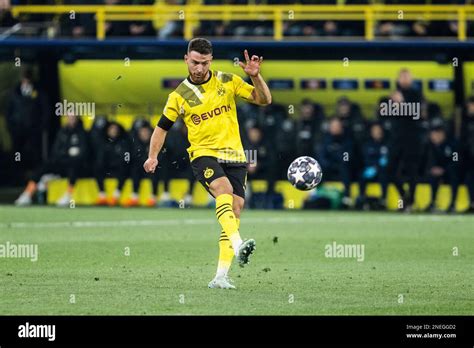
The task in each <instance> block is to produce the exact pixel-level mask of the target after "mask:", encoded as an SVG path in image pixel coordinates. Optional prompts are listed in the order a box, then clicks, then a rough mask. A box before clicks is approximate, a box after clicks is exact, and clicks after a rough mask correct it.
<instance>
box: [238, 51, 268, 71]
mask: <svg viewBox="0 0 474 348" xmlns="http://www.w3.org/2000/svg"><path fill="white" fill-rule="evenodd" d="M244 57H245V64H244V63H242V62H239V65H240V67H241V68H242V69H244V71H245V73H246V74H247V75H249V76H253V77H256V76H257V75H258V74H259V73H260V65H261V64H262V62H263V57H260V58H259V57H258V56H256V55H253V56H252V59H250V58H249V53H248V52H247V50H244Z"/></svg>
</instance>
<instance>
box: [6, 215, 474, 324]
mask: <svg viewBox="0 0 474 348" xmlns="http://www.w3.org/2000/svg"><path fill="white" fill-rule="evenodd" d="M473 226H474V216H466V215H455V216H447V215H405V214H397V213H355V212H347V213H344V212H338V213H332V212H315V211H312V212H309V211H244V213H243V216H242V222H241V234H242V236H243V237H244V238H250V237H252V238H255V239H256V241H257V250H256V253H255V255H254V256H253V258H252V259H251V263H250V264H249V265H248V266H247V267H245V268H240V267H238V265H236V264H235V260H234V265H233V268H232V269H231V273H230V276H231V278H232V279H233V280H234V282H235V284H236V286H237V290H216V289H208V288H207V283H208V282H209V280H211V279H212V277H213V275H214V272H215V268H216V263H217V254H218V245H217V239H218V236H219V233H220V229H219V226H218V223H217V221H216V220H215V215H214V211H213V210H193V209H121V208H84V207H76V208H74V209H57V208H53V207H32V208H26V209H25V208H23V209H20V208H15V207H10V206H2V207H0V244H6V242H9V243H11V244H13V243H16V244H37V245H38V250H39V255H38V260H37V261H36V262H32V261H31V260H30V259H26V258H0V314H1V315H54V314H59V315H103V314H105V315H188V314H190V315H370V314H373V315H384V314H389V315H411V314H415V315H454V314H461V315H472V314H474V291H473V285H474V267H473V265H474V255H473V252H474V228H473ZM274 237H278V241H277V242H276V243H275V242H274ZM333 242H336V243H338V244H360V245H364V260H363V261H360V262H359V261H357V260H356V259H354V258H328V257H326V256H325V246H326V245H327V244H332V243H333ZM127 254H128V255H127Z"/></svg>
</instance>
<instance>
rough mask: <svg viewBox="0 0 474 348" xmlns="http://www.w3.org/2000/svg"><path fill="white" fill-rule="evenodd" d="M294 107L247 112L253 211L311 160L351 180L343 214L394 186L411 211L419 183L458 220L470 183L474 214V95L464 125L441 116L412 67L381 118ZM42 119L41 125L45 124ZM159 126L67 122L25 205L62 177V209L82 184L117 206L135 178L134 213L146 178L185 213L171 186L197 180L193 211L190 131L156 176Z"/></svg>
mask: <svg viewBox="0 0 474 348" xmlns="http://www.w3.org/2000/svg"><path fill="white" fill-rule="evenodd" d="M29 78H30V77H29V76H28V75H26V76H24V77H23V79H22V81H21V82H20V84H19V85H18V86H17V88H15V90H14V93H13V97H12V98H11V103H10V107H9V112H8V114H7V121H8V129H9V131H10V134H11V137H12V140H13V144H14V148H15V149H16V151H20V152H21V151H23V150H22V146H26V145H27V144H29V145H30V146H31V142H30V141H29V140H28V139H30V137H31V136H33V134H31V133H32V132H30V130H29V128H28V127H24V126H21V125H22V124H25V123H22V122H27V121H25V120H27V119H28V117H29V116H28V115H29V114H30V113H35V114H36V115H37V113H36V110H39V109H38V105H40V104H38V103H39V101H38V99H40V98H39V94H38V92H37V91H36V90H35V87H34V84H33V83H32V82H31V81H30V80H29ZM35 94H36V96H35ZM401 103H414V105H419V106H420V108H419V114H418V115H414V114H411V115H406V116H388V115H387V114H386V113H384V112H382V109H383V107H384V106H387V105H392V106H393V105H395V104H398V105H401ZM289 109H290V108H289V107H288V106H287V105H282V104H278V103H273V104H272V105H270V106H267V107H259V106H256V105H254V104H248V103H242V104H239V106H238V115H239V123H240V127H241V130H240V132H241V137H242V142H243V144H244V149H245V150H247V154H249V153H256V155H257V156H256V161H252V162H251V163H249V166H248V169H249V175H248V179H249V181H252V180H256V179H263V180H266V181H267V182H268V186H267V189H266V192H264V193H263V195H264V197H263V198H262V195H261V193H258V194H257V193H255V194H253V193H252V192H251V191H249V192H248V194H249V195H248V197H249V198H250V199H249V204H250V205H251V206H253V207H270V208H271V207H277V206H278V203H276V202H275V201H276V200H278V194H277V193H275V182H276V181H277V180H284V179H286V176H287V168H288V165H289V164H290V163H291V162H292V161H293V160H294V159H295V158H297V157H299V156H311V157H314V158H316V159H317V160H318V161H319V162H320V164H321V167H322V170H323V181H326V182H327V181H340V182H342V184H343V186H344V189H343V190H342V191H341V202H342V205H341V206H342V207H344V208H359V209H384V208H385V207H386V196H387V186H388V184H389V183H393V184H394V185H395V187H396V188H397V190H398V191H399V194H400V197H402V200H401V203H400V206H399V209H400V210H406V211H411V210H412V209H413V203H414V194H415V188H416V185H417V184H418V183H420V182H426V183H429V184H430V186H431V190H432V195H431V197H432V198H431V204H430V205H429V206H428V207H427V210H430V211H439V210H440V208H439V207H438V206H437V205H436V196H437V192H438V188H439V186H440V184H442V183H445V184H448V185H450V187H451V190H452V197H451V204H450V206H449V208H448V211H451V212H454V210H455V205H454V204H455V201H456V196H457V192H458V187H459V185H460V184H463V183H464V184H466V185H467V187H468V190H469V196H470V202H471V203H470V208H469V210H470V211H474V97H471V98H469V99H468V100H467V101H466V103H465V105H464V108H463V114H462V117H460V118H457V119H458V122H455V120H456V118H455V117H450V116H452V115H443V114H442V112H441V109H440V107H439V105H438V104H436V103H435V102H432V101H428V100H426V98H425V97H424V96H423V93H422V91H421V90H420V89H419V88H418V87H417V85H416V84H415V83H414V80H413V77H412V74H411V72H410V71H409V70H408V69H401V70H400V72H399V75H398V80H397V89H396V90H394V91H393V92H392V93H391V94H390V95H388V96H386V97H384V98H381V100H380V103H379V104H378V105H377V106H376V107H375V111H374V114H373V115H363V113H362V111H361V107H360V105H358V104H357V102H355V101H353V100H350V99H348V98H347V97H345V96H342V97H340V98H339V100H338V101H337V103H336V104H335V107H334V109H333V110H327V109H325V108H324V107H323V106H322V105H320V104H318V103H316V102H314V101H312V100H310V99H304V100H302V101H301V103H300V104H299V105H298V106H297V107H296V108H295V110H294V113H290V112H289ZM415 116H416V117H415ZM36 120H37V121H36V122H40V121H38V120H40V118H36ZM28 122H30V121H28ZM31 122H34V121H31ZM154 127H155V125H153V124H150V123H149V122H148V121H146V120H144V119H141V118H137V119H136V121H135V122H134V124H133V127H132V129H131V130H130V131H128V132H127V131H126V130H124V129H123V127H122V126H120V125H119V124H118V123H116V122H109V121H107V120H106V118H105V117H99V116H98V117H95V120H94V123H93V126H92V128H91V130H89V131H85V130H84V128H83V126H82V122H81V118H80V117H75V116H72V115H71V116H67V124H66V126H64V127H63V128H62V129H61V130H60V131H59V133H58V134H57V135H56V139H55V141H54V144H53V147H52V150H51V151H50V154H49V156H48V159H47V160H46V161H42V162H41V164H37V165H35V166H34V170H33V173H32V175H31V177H30V180H29V183H28V185H27V187H26V189H25V190H24V192H23V193H22V194H21V196H20V197H19V198H18V199H17V201H16V203H17V204H19V205H27V204H30V203H31V202H32V200H33V198H34V197H35V193H37V192H44V191H45V189H46V182H47V181H48V180H49V179H50V178H51V176H50V175H48V174H56V175H60V176H62V177H66V178H68V180H69V189H68V192H67V193H66V194H65V195H64V196H63V197H61V198H60V199H59V200H58V202H57V203H58V204H59V205H67V204H69V202H70V199H71V197H72V192H73V190H74V184H75V182H76V180H77V178H78V177H94V178H95V179H96V181H97V183H98V186H99V195H98V197H97V202H96V203H97V204H99V205H105V204H107V205H117V204H118V203H119V201H120V197H121V192H122V189H123V185H124V182H125V180H126V179H127V178H131V179H132V181H133V194H132V196H131V197H130V198H129V199H128V200H126V202H125V203H123V204H125V205H127V206H134V205H138V192H139V185H140V182H141V180H142V179H144V178H149V179H151V180H152V184H153V193H152V195H151V196H150V197H149V199H148V202H147V204H148V205H150V206H154V205H155V204H157V203H158V204H165V205H170V204H171V205H173V204H174V205H176V204H177V203H176V202H173V200H172V199H171V198H170V194H169V182H170V180H171V179H172V178H178V177H179V178H184V179H188V180H189V181H190V188H189V191H188V193H187V194H186V198H185V199H184V201H185V204H187V205H190V204H191V203H192V198H191V192H192V191H191V190H192V187H193V184H194V179H193V176H192V172H191V170H190V165H189V160H188V154H187V152H186V148H187V147H188V146H189V144H188V141H187V134H186V132H187V130H186V127H185V126H184V124H183V123H182V122H176V123H175V125H174V126H173V127H172V128H171V130H170V132H169V134H168V136H167V139H166V143H165V145H164V149H163V151H162V152H161V154H160V157H159V161H160V162H159V163H160V164H159V168H158V170H157V173H156V174H153V175H148V174H145V173H144V171H143V168H142V165H143V162H144V161H145V160H146V158H147V156H148V146H149V140H150V136H151V134H152V131H153V128H154ZM33 128H34V127H33ZM33 133H35V132H33ZM36 133H37V132H36ZM25 156H26V155H25ZM106 178H116V179H118V185H117V188H116V189H115V190H114V193H113V195H111V196H106V193H105V192H106V190H105V188H104V180H105V179H106ZM159 181H162V182H163V183H164V193H163V194H161V195H160V197H159V201H157V198H158V197H157V187H158V185H157V183H158V182H159ZM371 182H375V183H379V184H380V187H381V197H377V198H373V197H369V196H368V195H367V194H366V187H367V184H368V183H371ZM351 183H358V184H359V187H360V193H359V196H358V197H357V199H356V200H352V199H351V195H350V185H351ZM404 183H406V184H407V185H404ZM320 191H321V190H319V189H318V190H316V191H315V192H320ZM40 197H41V196H40ZM262 199H263V200H262ZM280 199H281V197H280ZM317 201H318V196H317V195H316V196H313V195H310V197H309V199H308V201H307V202H306V203H307V207H312V206H314V205H316V206H317Z"/></svg>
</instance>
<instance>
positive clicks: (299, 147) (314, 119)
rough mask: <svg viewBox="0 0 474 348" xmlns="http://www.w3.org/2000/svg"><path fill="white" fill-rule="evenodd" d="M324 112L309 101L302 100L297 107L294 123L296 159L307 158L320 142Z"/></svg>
mask: <svg viewBox="0 0 474 348" xmlns="http://www.w3.org/2000/svg"><path fill="white" fill-rule="evenodd" d="M323 121H324V112H323V109H322V107H321V106H320V105H318V104H315V103H314V102H313V101H312V100H310V99H304V100H303V101H302V102H301V104H300V107H299V118H298V120H297V121H296V157H299V156H308V154H310V153H312V152H313V151H314V146H315V144H316V143H318V142H319V141H320V140H321V137H322V134H321V126H322V123H323Z"/></svg>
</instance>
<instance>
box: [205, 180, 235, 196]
mask: <svg viewBox="0 0 474 348" xmlns="http://www.w3.org/2000/svg"><path fill="white" fill-rule="evenodd" d="M209 189H210V190H211V193H212V194H213V195H214V197H217V196H220V195H223V194H228V195H231V194H232V193H233V192H234V190H233V189H232V185H231V184H230V182H229V179H227V178H226V177H222V178H219V179H216V180H214V181H213V182H211V184H210V185H209Z"/></svg>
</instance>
